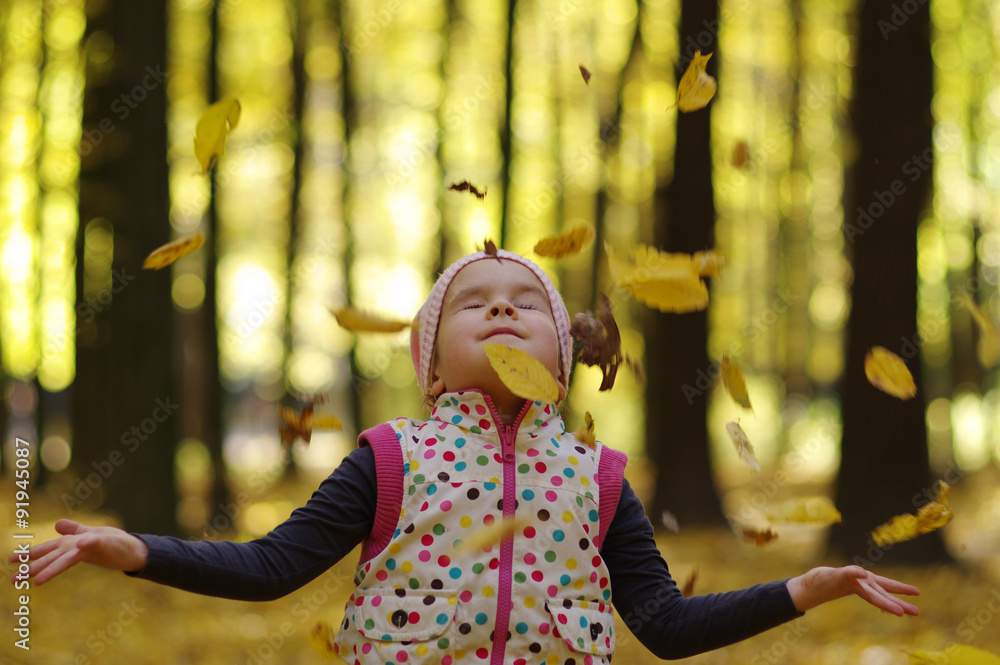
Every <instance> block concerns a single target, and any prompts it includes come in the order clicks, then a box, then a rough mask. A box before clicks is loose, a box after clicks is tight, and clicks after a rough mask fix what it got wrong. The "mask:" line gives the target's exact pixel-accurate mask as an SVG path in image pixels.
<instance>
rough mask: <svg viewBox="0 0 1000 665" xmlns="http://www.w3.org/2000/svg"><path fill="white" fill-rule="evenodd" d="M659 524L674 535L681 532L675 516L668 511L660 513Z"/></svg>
mask: <svg viewBox="0 0 1000 665" xmlns="http://www.w3.org/2000/svg"><path fill="white" fill-rule="evenodd" d="M660 524H662V525H663V526H665V527H666V528H667V529H669V530H670V531H673V532H674V533H680V532H681V525H680V522H678V521H677V516H676V515H674V514H673V513H672V512H670V511H669V510H664V511H663V512H661V513H660Z"/></svg>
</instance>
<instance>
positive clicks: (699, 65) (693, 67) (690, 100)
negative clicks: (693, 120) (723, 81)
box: [677, 51, 718, 113]
mask: <svg viewBox="0 0 1000 665" xmlns="http://www.w3.org/2000/svg"><path fill="white" fill-rule="evenodd" d="M711 57H712V54H711V53H709V54H708V55H702V54H701V51H695V53H694V57H693V58H691V63H690V64H689V65H688V68H687V70H686V71H685V72H684V75H683V76H682V77H681V82H680V84H679V85H678V86H677V108H678V110H680V111H682V112H684V113H688V112H690V111H697V110H698V109H701V108H705V106H707V105H708V103H709V102H710V101H711V100H712V97H714V96H715V91H716V89H717V87H718V86H717V84H716V82H715V79H714V78H712V77H711V76H709V75H708V74H706V73H705V66H706V65H707V64H708V59H709V58H711Z"/></svg>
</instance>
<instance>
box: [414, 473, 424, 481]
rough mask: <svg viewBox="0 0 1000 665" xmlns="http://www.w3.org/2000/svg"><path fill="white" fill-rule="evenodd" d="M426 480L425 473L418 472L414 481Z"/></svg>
mask: <svg viewBox="0 0 1000 665" xmlns="http://www.w3.org/2000/svg"><path fill="white" fill-rule="evenodd" d="M424 480H425V478H424V474H422V473H418V474H415V475H414V476H413V482H415V483H422V482H424Z"/></svg>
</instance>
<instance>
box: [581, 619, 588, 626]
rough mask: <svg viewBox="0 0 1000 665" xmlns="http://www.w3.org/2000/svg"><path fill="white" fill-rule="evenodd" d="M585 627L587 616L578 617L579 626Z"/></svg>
mask: <svg viewBox="0 0 1000 665" xmlns="http://www.w3.org/2000/svg"><path fill="white" fill-rule="evenodd" d="M586 627H587V617H580V628H586Z"/></svg>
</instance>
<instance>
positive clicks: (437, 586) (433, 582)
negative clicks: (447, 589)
mask: <svg viewBox="0 0 1000 665" xmlns="http://www.w3.org/2000/svg"><path fill="white" fill-rule="evenodd" d="M431 588H432V589H437V590H438V591H440V590H441V589H443V588H444V582H442V581H441V580H431Z"/></svg>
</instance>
